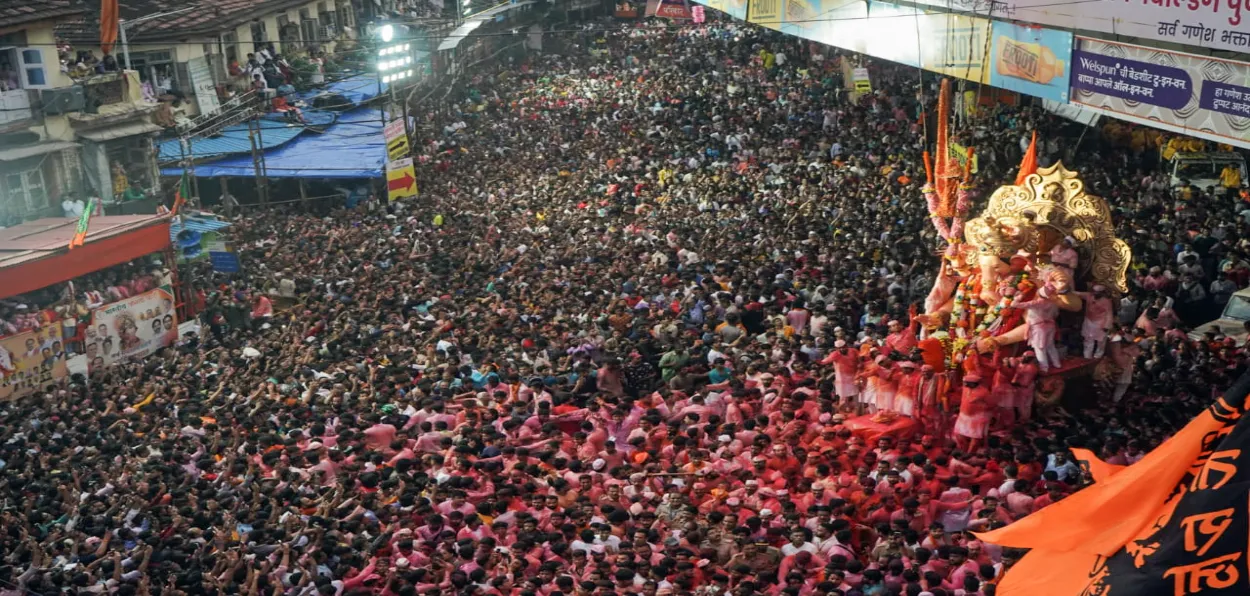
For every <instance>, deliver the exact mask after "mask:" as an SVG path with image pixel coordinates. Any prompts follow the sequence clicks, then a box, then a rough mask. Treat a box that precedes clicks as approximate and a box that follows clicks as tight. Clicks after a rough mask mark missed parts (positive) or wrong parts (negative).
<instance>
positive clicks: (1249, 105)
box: [1069, 37, 1250, 149]
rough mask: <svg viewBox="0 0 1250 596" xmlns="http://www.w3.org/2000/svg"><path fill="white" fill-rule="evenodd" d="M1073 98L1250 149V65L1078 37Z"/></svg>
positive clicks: (1126, 117) (1130, 117)
mask: <svg viewBox="0 0 1250 596" xmlns="http://www.w3.org/2000/svg"><path fill="white" fill-rule="evenodd" d="M1071 77H1072V91H1071V96H1070V99H1069V101H1071V102H1072V103H1074V104H1077V105H1080V106H1083V107H1086V108H1090V109H1094V110H1098V111H1100V112H1103V113H1104V114H1107V115H1110V116H1114V117H1117V118H1121V119H1124V120H1129V121H1133V122H1139V123H1142V124H1146V125H1149V126H1156V127H1158V128H1164V129H1168V130H1172V131H1175V132H1179V133H1182V134H1189V135H1193V136H1197V137H1202V138H1205V139H1208V140H1211V141H1215V142H1218V143H1227V144H1230V145H1236V146H1238V147H1244V148H1247V149H1250V64H1246V63H1244V62H1231V61H1228V60H1220V59H1218V58H1211V57H1207V56H1197V55H1194V54H1185V53H1181V52H1169V51H1166V50H1159V49H1155V48H1146V47H1142V46H1135V45H1129V44H1122V43H1116V42H1110V41H1103V40H1098V39H1090V38H1086V37H1078V38H1077V41H1076V49H1075V50H1073V52H1072V75H1071Z"/></svg>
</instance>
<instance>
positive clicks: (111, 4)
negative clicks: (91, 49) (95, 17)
mask: <svg viewBox="0 0 1250 596" xmlns="http://www.w3.org/2000/svg"><path fill="white" fill-rule="evenodd" d="M119 17H120V15H119V14H118V9H117V0H100V51H101V52H104V53H105V54H106V55H107V54H111V53H113V44H114V43H116V42H117V23H118V18H119Z"/></svg>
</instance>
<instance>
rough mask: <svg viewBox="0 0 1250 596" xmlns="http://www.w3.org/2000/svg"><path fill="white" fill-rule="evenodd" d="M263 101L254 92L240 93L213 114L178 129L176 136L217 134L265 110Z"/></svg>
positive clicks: (196, 118) (195, 119) (262, 98)
mask: <svg viewBox="0 0 1250 596" xmlns="http://www.w3.org/2000/svg"><path fill="white" fill-rule="evenodd" d="M265 108H266V105H265V99H264V97H263V96H261V95H260V94H257V93H256V91H255V90H249V91H248V92H247V93H240V94H239V95H236V96H234V97H233V98H231V99H230V100H229V101H226V102H224V103H222V104H221V109H219V110H218V111H217V112H216V113H213V114H201V115H199V116H197V117H195V118H193V119H192V120H191V121H190V122H188V123H187V124H185V125H183V126H179V127H178V136H182V137H188V136H192V135H195V136H202V137H211V136H215V135H217V134H219V133H220V132H221V130H222V129H223V128H226V127H227V126H233V125H235V124H239V123H240V122H244V121H246V120H249V119H251V118H254V117H255V116H257V115H258V114H262V113H264V112H265V111H266V110H265Z"/></svg>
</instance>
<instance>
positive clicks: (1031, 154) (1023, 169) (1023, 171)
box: [1016, 130, 1037, 186]
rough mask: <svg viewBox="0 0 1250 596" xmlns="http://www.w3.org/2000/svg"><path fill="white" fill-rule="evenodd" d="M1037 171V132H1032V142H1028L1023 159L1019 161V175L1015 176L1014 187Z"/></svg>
mask: <svg viewBox="0 0 1250 596" xmlns="http://www.w3.org/2000/svg"><path fill="white" fill-rule="evenodd" d="M1036 171H1037V131H1036V130H1034V131H1033V140H1032V141H1029V149H1028V151H1025V152H1024V159H1021V160H1020V173H1018V174H1016V186H1019V185H1021V184H1024V179H1025V178H1028V177H1029V174H1032V173H1033V172H1036Z"/></svg>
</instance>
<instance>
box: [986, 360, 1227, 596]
mask: <svg viewBox="0 0 1250 596" xmlns="http://www.w3.org/2000/svg"><path fill="white" fill-rule="evenodd" d="M1247 394H1250V373H1247V374H1244V375H1242V377H1241V378H1240V379H1238V381H1237V382H1236V383H1234V384H1233V386H1232V387H1231V388H1229V390H1228V391H1227V392H1225V394H1224V397H1221V398H1220V399H1219V400H1217V401H1216V403H1215V404H1213V405H1212V406H1210V407H1208V408H1207V409H1206V410H1204V411H1203V412H1202V413H1201V414H1199V415H1198V416H1197V417H1196V418H1194V419H1193V420H1191V421H1190V422H1189V424H1188V425H1186V426H1185V428H1183V429H1181V431H1180V432H1178V433H1176V435H1174V436H1173V437H1172V438H1171V439H1168V440H1167V441H1166V442H1164V443H1163V444H1162V445H1160V446H1159V447H1157V448H1156V449H1155V450H1154V451H1151V452H1150V453H1149V454H1148V455H1146V457H1144V458H1142V460H1141V461H1139V462H1137V463H1136V464H1133V465H1131V466H1127V467H1124V468H1121V469H1119V470H1118V471H1117V470H1114V469H1113V467H1112V466H1110V465H1109V464H1105V463H1103V462H1098V463H1099V464H1102V465H1101V466H1098V467H1099V468H1100V469H1101V471H1100V472H1095V471H1094V468H1095V465H1090V466H1089V469H1090V472H1091V475H1093V476H1094V477H1095V478H1096V479H1097V480H1096V482H1095V483H1094V484H1093V485H1092V486H1089V487H1086V488H1085V489H1083V490H1081V491H1079V492H1077V493H1076V494H1074V495H1072V496H1070V497H1068V498H1066V499H1063V500H1061V501H1059V502H1057V503H1054V504H1052V505H1050V506H1049V507H1047V508H1045V509H1043V510H1041V511H1039V512H1037V513H1035V514H1033V515H1030V516H1028V517H1025V518H1024V519H1022V520H1020V521H1018V522H1016V523H1014V524H1012V525H1010V526H1007V527H1005V528H1001V529H998V530H994V531H991V532H985V533H980V534H977V537H978V538H979V539H981V540H983V541H985V542H989V543H992V544H998V545H1001V546H1007V547H1015V548H1028V549H1032V550H1030V551H1029V553H1028V554H1027V555H1025V556H1024V557H1023V558H1022V559H1021V560H1020V561H1019V562H1018V563H1017V564H1016V565H1015V566H1013V567H1011V569H1010V570H1008V572H1007V573H1006V575H1004V577H1003V579H1002V582H1000V583H999V585H998V592H997V594H998V596H1079V595H1084V594H1091V595H1093V594H1109V595H1112V596H1114V595H1116V594H1132V595H1137V594H1142V595H1145V594H1169V595H1171V594H1175V595H1178V596H1179V595H1184V594H1196V593H1199V592H1201V593H1202V594H1204V595H1208V594H1219V595H1225V594H1227V595H1230V596H1231V595H1232V594H1246V593H1247V592H1246V585H1247V584H1248V583H1250V570H1248V569H1247V567H1246V565H1247V560H1248V559H1250V552H1248V551H1250V532H1248V531H1247V530H1248V529H1250V480H1247V479H1244V478H1241V477H1240V476H1239V466H1240V465H1243V461H1242V460H1244V459H1247V458H1250V417H1246V416H1244V414H1245V412H1246V396H1247ZM1085 453H1088V452H1085ZM1242 454H1246V457H1243V455H1242ZM1082 455H1083V454H1082V453H1080V452H1077V456H1078V458H1079V457H1081V456H1082ZM1089 455H1091V456H1092V454H1089ZM1093 461H1097V458H1093ZM1244 465H1250V462H1246V463H1245V464H1244Z"/></svg>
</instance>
